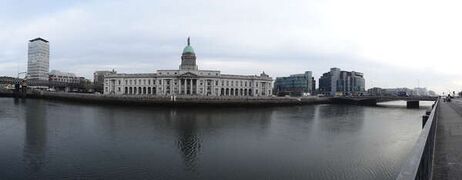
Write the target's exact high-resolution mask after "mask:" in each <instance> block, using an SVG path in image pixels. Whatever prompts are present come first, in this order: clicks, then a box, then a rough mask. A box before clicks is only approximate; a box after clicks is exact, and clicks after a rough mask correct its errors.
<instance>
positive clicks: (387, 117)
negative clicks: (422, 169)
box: [0, 98, 431, 179]
mask: <svg viewBox="0 0 462 180" xmlns="http://www.w3.org/2000/svg"><path fill="white" fill-rule="evenodd" d="M430 104H431V103H426V106H424V107H422V108H420V109H406V108H405V106H404V103H403V102H392V103H388V104H382V105H380V106H378V107H364V106H352V105H306V106H291V107H260V108H257V107H252V108H249V107H247V108H238V107H234V108H218V107H217V108H213V107H212V108H211V107H208V108H205V107H188V108H186V107H183V108H171V107H170V108H167V107H142V106H133V107H131V106H114V105H89V104H80V103H68V102H62V101H48V100H36V99H27V100H14V99H12V98H0V179H62V178H69V179H395V177H396V176H397V174H398V173H399V170H400V166H401V165H402V163H404V161H405V160H406V159H407V155H408V153H409V152H410V150H411V148H412V147H413V145H414V143H415V141H416V140H417V136H418V135H419V133H420V131H421V116H422V115H423V114H424V111H425V108H428V106H429V105H430Z"/></svg>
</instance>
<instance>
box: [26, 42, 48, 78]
mask: <svg viewBox="0 0 462 180" xmlns="http://www.w3.org/2000/svg"><path fill="white" fill-rule="evenodd" d="M49 66H50V45H49V43H48V41H47V40H45V39H42V38H35V39H32V40H30V41H29V48H28V61H27V77H28V79H38V80H48V71H49Z"/></svg>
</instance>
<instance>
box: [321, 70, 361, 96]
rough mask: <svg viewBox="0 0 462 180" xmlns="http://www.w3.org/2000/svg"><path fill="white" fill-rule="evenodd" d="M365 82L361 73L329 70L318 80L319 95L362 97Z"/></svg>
mask: <svg viewBox="0 0 462 180" xmlns="http://www.w3.org/2000/svg"><path fill="white" fill-rule="evenodd" d="M365 82H366V81H365V79H364V75H363V73H360V72H355V71H341V70H340V69H339V68H331V69H330V71H329V72H327V73H324V74H323V75H322V76H321V78H319V93H321V94H324V95H328V96H344V95H363V94H364V93H365V87H366V85H365V84H366V83H365Z"/></svg>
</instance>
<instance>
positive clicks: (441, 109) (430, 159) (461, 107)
mask: <svg viewBox="0 0 462 180" xmlns="http://www.w3.org/2000/svg"><path fill="white" fill-rule="evenodd" d="M461 119H462V99H453V100H452V101H451V102H442V101H441V100H437V101H436V102H435V104H434V105H433V108H432V110H431V111H427V113H426V115H425V116H423V118H422V124H423V128H422V131H421V133H420V135H419V137H418V139H417V142H416V144H415V146H414V148H413V149H412V150H411V152H410V153H409V158H408V161H407V162H406V163H404V164H403V166H402V169H401V172H400V173H399V174H398V177H397V180H414V179H419V180H420V179H422V180H424V179H425V180H426V179H436V180H438V179H462V156H461V154H462V121H461Z"/></svg>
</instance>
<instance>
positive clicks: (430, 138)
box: [396, 99, 440, 180]
mask: <svg viewBox="0 0 462 180" xmlns="http://www.w3.org/2000/svg"><path fill="white" fill-rule="evenodd" d="M439 103H440V99H438V100H437V101H436V102H435V104H434V105H433V108H432V111H431V113H430V115H429V116H428V120H427V122H426V123H425V126H424V127H423V129H422V132H421V133H420V135H419V138H418V139H417V142H416V144H415V146H414V148H413V149H412V150H411V152H410V153H409V154H410V156H409V160H408V161H407V162H405V164H403V167H402V168H401V172H400V173H399V174H398V177H397V178H396V179H397V180H411V179H418V180H420V179H422V180H423V179H431V177H432V168H433V152H434V149H435V138H436V123H437V121H438V108H439V107H438V105H439Z"/></svg>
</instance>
